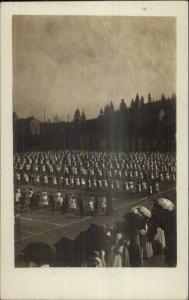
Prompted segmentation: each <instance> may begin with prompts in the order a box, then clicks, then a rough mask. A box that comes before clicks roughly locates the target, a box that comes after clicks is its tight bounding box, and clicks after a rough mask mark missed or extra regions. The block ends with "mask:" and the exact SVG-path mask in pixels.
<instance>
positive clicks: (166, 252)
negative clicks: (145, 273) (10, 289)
mask: <svg viewBox="0 0 189 300" xmlns="http://www.w3.org/2000/svg"><path fill="white" fill-rule="evenodd" d="M176 238H177V237H176V206H175V204H174V203H173V202H172V201H171V200H168V199H165V198H160V199H158V200H155V201H154V205H153V207H152V209H151V210H149V209H148V208H147V207H145V206H136V207H133V208H132V209H131V210H130V211H129V212H128V213H127V214H126V215H125V217H124V221H123V222H120V223H117V224H114V225H113V226H111V225H102V226H96V225H94V224H91V226H90V228H89V229H88V230H87V231H86V232H84V233H81V235H80V236H79V237H78V238H77V239H76V240H75V241H73V243H72V246H71V247H70V241H69V243H68V245H69V248H68V246H67V245H66V244H65V242H64V243H63V244H62V243H57V244H56V245H55V247H54V250H53V251H52V249H50V246H49V245H47V244H46V245H45V244H41V243H32V244H31V245H28V246H27V247H26V248H27V249H26V250H24V251H23V252H22V259H23V261H24V260H25V264H26V265H25V266H27V267H28V266H29V267H41V266H67V267H70V266H77V267H79V266H81V267H143V266H146V262H147V261H149V260H150V259H153V257H155V256H156V257H157V256H159V257H161V260H162V261H163V266H164V267H165V266H169V267H175V266H176V262H177V254H176V253H177V250H176ZM28 250H29V252H28ZM52 257H53V259H52ZM19 263H20V261H17V264H19ZM161 264H162V263H161ZM22 266H23V265H22Z"/></svg>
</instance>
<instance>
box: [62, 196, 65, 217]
mask: <svg viewBox="0 0 189 300" xmlns="http://www.w3.org/2000/svg"><path fill="white" fill-rule="evenodd" d="M61 196H62V200H63V201H62V205H61V209H62V214H65V212H66V203H65V198H64V197H63V195H61Z"/></svg>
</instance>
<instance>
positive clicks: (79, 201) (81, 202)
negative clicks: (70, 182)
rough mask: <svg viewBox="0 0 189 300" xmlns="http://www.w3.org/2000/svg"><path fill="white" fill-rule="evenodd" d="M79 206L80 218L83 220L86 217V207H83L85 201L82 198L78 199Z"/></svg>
mask: <svg viewBox="0 0 189 300" xmlns="http://www.w3.org/2000/svg"><path fill="white" fill-rule="evenodd" d="M78 205H79V210H80V216H81V218H83V215H84V206H83V200H82V199H81V198H78Z"/></svg>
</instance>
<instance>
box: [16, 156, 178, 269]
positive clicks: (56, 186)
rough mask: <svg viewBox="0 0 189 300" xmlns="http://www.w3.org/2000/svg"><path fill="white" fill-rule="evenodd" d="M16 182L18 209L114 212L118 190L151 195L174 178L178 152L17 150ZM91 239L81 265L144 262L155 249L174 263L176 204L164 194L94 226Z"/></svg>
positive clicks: (93, 212) (140, 264)
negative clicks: (119, 218) (113, 222)
mask: <svg viewBox="0 0 189 300" xmlns="http://www.w3.org/2000/svg"><path fill="white" fill-rule="evenodd" d="M14 181H15V208H16V209H17V208H22V209H24V208H27V209H28V208H29V209H30V211H32V210H35V209H39V208H43V209H50V210H51V211H52V214H54V213H55V212H56V211H59V212H61V213H62V214H65V213H67V212H73V213H74V214H78V215H80V217H81V218H82V217H83V216H84V215H86V214H90V215H91V216H96V215H107V216H112V215H113V211H114V207H115V198H117V196H116V195H117V193H119V192H120V193H131V194H134V195H135V194H139V195H152V194H154V193H158V192H159V191H160V189H161V187H162V186H163V185H164V184H169V183H175V182H176V157H175V154H174V153H165V152H152V153H151V152H137V153H123V152H115V153H108V152H87V151H69V150H65V151H47V152H26V153H22V154H21V153H17V154H15V156H14ZM49 187H50V188H49ZM79 191H81V193H79ZM82 191H84V193H83V192H82ZM85 191H87V193H85ZM82 193H83V195H84V197H83V196H81V195H82ZM95 236H96V237H95ZM87 241H88V242H87V244H86V243H85V242H84V245H85V246H84V248H86V245H87V247H89V249H87V252H86V251H84V252H85V255H84V257H82V259H81V261H80V265H81V266H83V267H85V266H86V267H88V266H89V267H105V266H106V267H130V266H131V267H140V266H143V265H144V260H145V259H148V258H151V257H152V256H153V255H154V254H157V253H158V254H162V255H163V256H164V258H165V261H166V263H167V265H168V266H175V265H176V208H175V204H174V203H173V202H172V201H170V200H168V199H163V198H161V199H158V200H155V202H154V206H153V208H152V210H151V211H150V210H149V209H148V208H146V207H141V206H140V207H135V208H133V209H132V210H131V211H130V212H129V213H128V214H127V215H126V216H125V220H124V222H123V223H122V224H121V225H120V224H119V226H118V225H116V226H113V227H110V226H104V227H102V228H101V229H100V230H99V231H98V234H97V233H96V231H95V230H94V231H93V230H92V232H90V234H89V237H88V238H87ZM94 241H95V243H94ZM81 244H82V243H79V245H81ZM94 244H95V245H94ZM91 245H94V246H91ZM63 250H64V249H63ZM63 250H62V251H63ZM85 250H86V249H85ZM76 252H78V253H81V249H79V250H78V251H76ZM32 263H33V262H32ZM47 264H48V263H47ZM34 265H35V263H34ZM68 265H70V264H69V263H68ZM32 266H33V265H32ZM36 266H39V265H36Z"/></svg>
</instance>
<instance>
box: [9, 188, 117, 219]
mask: <svg viewBox="0 0 189 300" xmlns="http://www.w3.org/2000/svg"><path fill="white" fill-rule="evenodd" d="M85 198H86V197H85ZM114 202H115V199H114V198H113V197H112V194H98V195H97V194H91V195H88V196H87V200H86V199H85V200H84V199H83V197H81V196H80V195H77V196H76V195H75V194H73V193H71V194H68V193H66V194H64V195H63V194H62V193H61V192H60V191H57V192H53V191H50V192H40V191H37V192H35V191H34V190H33V189H32V188H30V189H28V190H26V189H25V188H22V189H20V188H18V189H17V190H16V193H15V209H25V208H27V209H30V212H31V210H37V209H40V208H43V209H46V210H47V209H48V210H49V209H50V210H51V211H52V213H53V214H54V213H56V212H61V213H62V214H65V213H66V212H72V213H74V214H76V215H78V214H80V216H81V217H83V216H84V215H86V214H90V215H91V216H95V215H99V214H101V215H109V216H111V215H113V206H114Z"/></svg>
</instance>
